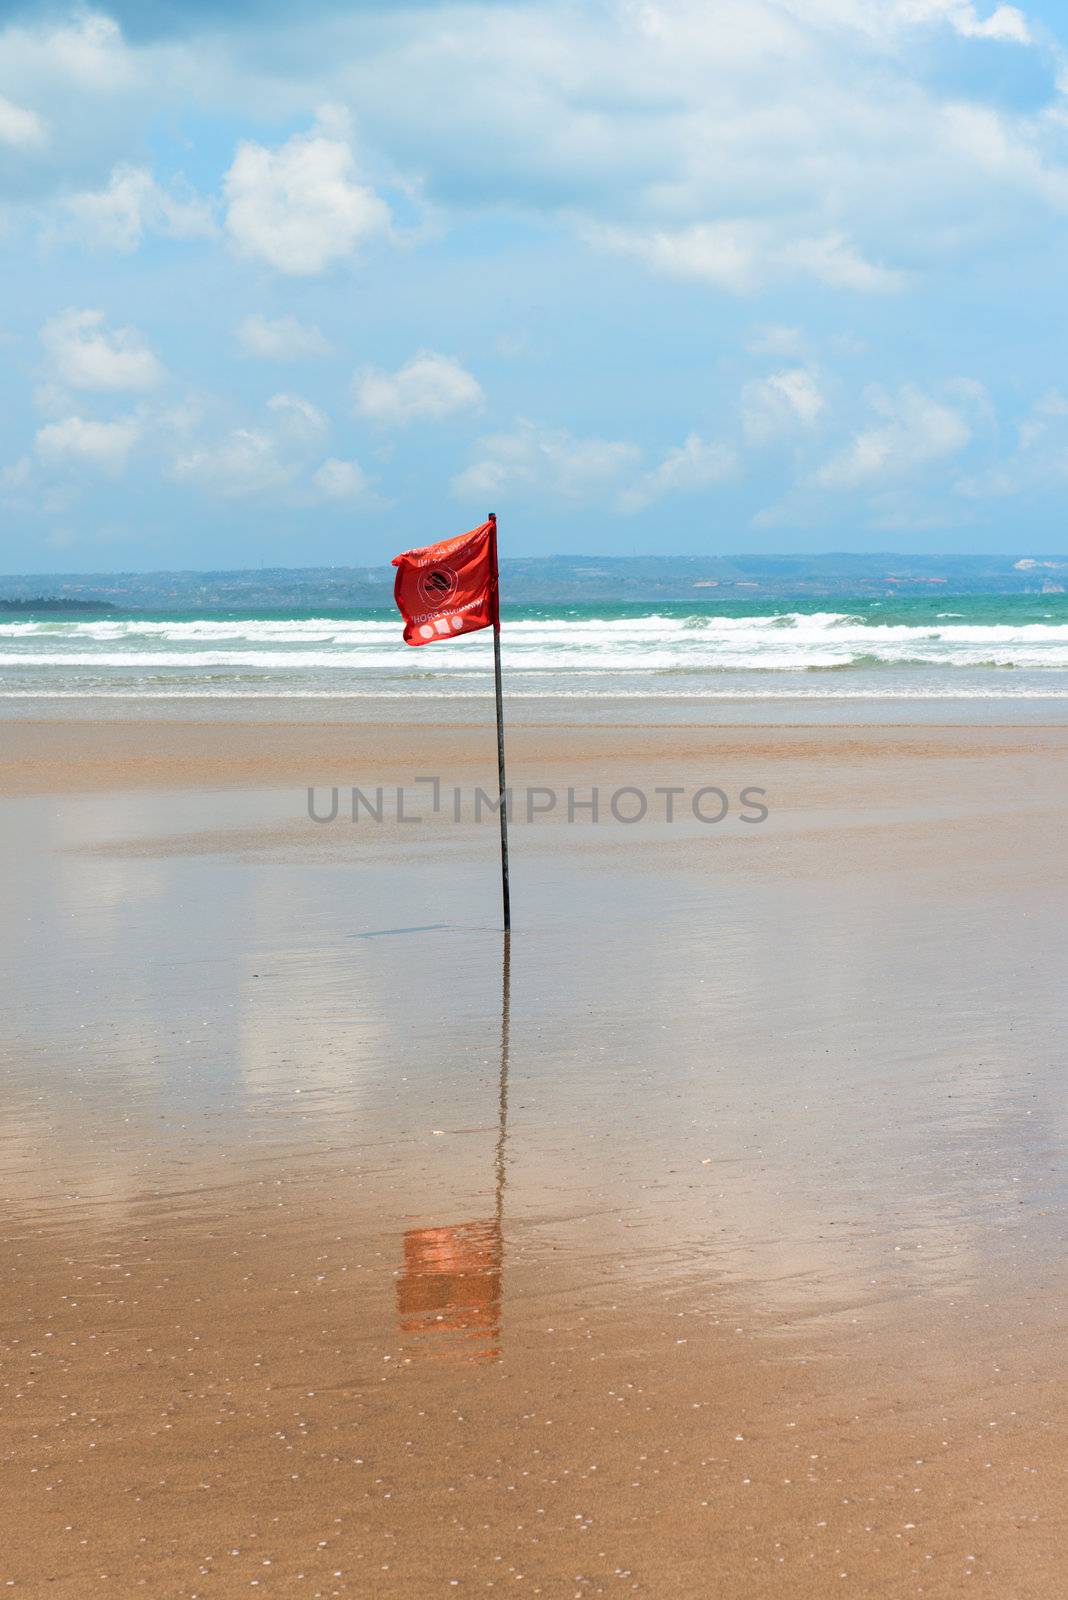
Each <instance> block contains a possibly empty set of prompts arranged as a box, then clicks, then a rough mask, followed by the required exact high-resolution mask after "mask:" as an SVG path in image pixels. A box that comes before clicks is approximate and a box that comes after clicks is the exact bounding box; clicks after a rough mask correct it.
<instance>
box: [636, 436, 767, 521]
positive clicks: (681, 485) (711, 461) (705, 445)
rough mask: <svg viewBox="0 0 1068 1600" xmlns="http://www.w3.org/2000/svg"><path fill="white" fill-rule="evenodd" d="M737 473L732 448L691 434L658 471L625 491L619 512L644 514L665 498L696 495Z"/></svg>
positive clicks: (670, 452)
mask: <svg viewBox="0 0 1068 1600" xmlns="http://www.w3.org/2000/svg"><path fill="white" fill-rule="evenodd" d="M737 470H738V458H737V455H736V453H735V452H734V450H733V449H732V448H731V447H730V445H725V444H720V443H718V442H717V441H716V440H705V439H702V438H701V437H700V435H699V434H696V433H691V434H690V435H689V436H688V437H687V438H686V440H685V442H684V443H683V444H681V445H680V446H678V447H677V448H676V449H673V450H669V451H668V452H667V454H666V455H665V456H664V459H663V460H662V461H661V463H660V465H659V466H658V467H654V468H653V470H652V471H651V472H647V473H646V474H645V475H644V477H642V478H640V479H639V480H638V482H637V484H636V485H635V486H634V487H633V488H632V489H627V490H625V491H624V493H623V494H622V495H621V496H620V508H621V510H623V511H642V510H644V509H645V507H646V506H648V505H651V504H652V503H653V501H654V500H659V499H660V498H661V496H662V495H665V494H696V493H698V492H699V491H700V490H702V489H709V488H711V487H712V486H713V484H717V483H724V482H726V480H727V479H728V478H731V477H733V476H734V474H735V472H736V471H737Z"/></svg>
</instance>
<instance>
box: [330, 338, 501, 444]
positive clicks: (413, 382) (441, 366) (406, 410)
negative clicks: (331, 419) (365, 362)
mask: <svg viewBox="0 0 1068 1600" xmlns="http://www.w3.org/2000/svg"><path fill="white" fill-rule="evenodd" d="M354 390H355V397H356V411H357V413H358V414H359V415H360V416H362V417H369V418H370V419H371V420H372V421H374V422H382V423H388V424H392V425H393V426H403V425H404V424H406V423H409V422H417V421H429V422H440V421H442V420H443V419H444V418H445V417H450V416H453V415H454V414H455V413H456V412H458V411H471V410H474V409H476V408H477V407H478V406H480V405H481V404H482V402H483V399H484V396H483V393H482V388H481V386H480V384H479V382H478V380H477V378H475V377H474V376H473V375H472V374H471V373H470V372H468V371H467V370H466V368H464V367H462V366H461V365H460V363H459V362H458V361H454V360H453V359H452V357H451V356H442V355H438V354H436V353H435V352H434V351H433V350H420V352H419V354H418V355H416V356H413V357H412V359H411V360H410V361H409V362H407V363H406V364H405V365H404V366H403V367H400V368H399V369H398V371H396V372H381V371H379V370H378V369H377V368H374V367H367V368H365V369H364V371H363V372H359V373H357V374H356V377H355V379H354Z"/></svg>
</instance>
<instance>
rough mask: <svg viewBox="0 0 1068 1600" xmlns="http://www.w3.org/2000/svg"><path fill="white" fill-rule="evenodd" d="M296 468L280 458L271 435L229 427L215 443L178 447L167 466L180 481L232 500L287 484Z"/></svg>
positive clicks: (248, 429) (266, 432)
mask: <svg viewBox="0 0 1068 1600" xmlns="http://www.w3.org/2000/svg"><path fill="white" fill-rule="evenodd" d="M298 470H299V467H298V466H297V464H295V463H293V462H291V461H285V460H283V459H282V458H281V456H280V455H279V452H278V443H277V440H276V439H275V438H274V436H273V435H272V434H271V433H270V432H268V431H267V430H265V429H259V428H233V429H231V430H230V432H229V433H227V434H225V435H224V437H223V438H222V439H221V440H219V441H218V443H216V444H210V445H200V446H197V447H195V448H193V449H190V450H185V451H182V452H181V453H180V454H179V455H178V456H177V457H176V458H175V460H174V462H173V464H172V467H171V472H172V475H173V476H174V477H175V478H177V479H178V480H179V481H180V482H184V483H193V484H196V485H197V486H198V487H200V488H202V489H207V490H209V491H210V492H213V493H216V494H219V495H222V496H223V497H224V498H226V499H235V500H236V499H241V498H243V497H245V496H247V495H258V494H267V493H269V492H271V491H274V490H278V489H284V488H287V487H288V486H289V484H291V483H292V481H293V479H294V478H295V477H296V475H297V472H298Z"/></svg>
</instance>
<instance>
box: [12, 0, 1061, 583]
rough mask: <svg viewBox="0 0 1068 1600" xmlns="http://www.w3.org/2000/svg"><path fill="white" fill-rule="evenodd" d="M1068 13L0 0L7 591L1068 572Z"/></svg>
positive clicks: (586, 2)
mask: <svg viewBox="0 0 1068 1600" xmlns="http://www.w3.org/2000/svg"><path fill="white" fill-rule="evenodd" d="M1066 224H1068V19H1066V17H1065V11H1064V7H1063V0H1036V3H1035V4H1031V5H1027V6H1026V7H1025V8H1023V9H1018V8H1017V7H1015V6H1011V5H998V4H992V3H991V0H573V3H557V0H538V3H531V4H517V3H514V0H472V3H468V4H418V3H415V0H410V3H405V0H392V3H388V4H383V3H375V0H348V3H346V4H344V5H331V4H328V3H320V4H315V3H312V4H308V3H307V0H306V3H305V4H303V5H302V6H300V7H296V6H293V5H292V4H282V3H280V0H279V3H277V4H274V3H271V0H259V3H253V0H244V3H242V0H226V3H215V0H123V3H121V4H114V5H112V6H111V7H110V9H105V10H95V9H91V8H79V9H73V10H72V9H68V8H66V7H63V6H53V5H48V6H44V5H40V4H10V3H7V4H5V3H0V251H2V252H3V256H4V262H3V283H4V294H3V297H2V299H0V568H2V569H3V570H5V571H8V572H22V571H41V572H44V571H60V570H64V571H70V570H83V571H86V570H105V569H118V568H140V569H145V568H154V567H175V566H179V567H215V568H219V567H225V566H241V565H257V564H259V562H261V561H263V562H265V563H266V564H267V565H318V564H320V563H350V562H351V563H355V564H362V563H364V562H378V561H380V560H383V559H386V558H388V557H389V556H390V555H392V554H393V552H394V551H395V550H397V549H399V548H402V547H404V546H406V545H410V544H415V543H425V542H427V541H429V540H431V539H435V538H440V537H444V536H447V535H449V534H451V533H453V532H456V531H459V530H460V529H462V528H464V527H467V526H470V525H471V524H472V523H474V522H478V521H481V519H482V517H483V516H484V514H485V512H486V511H487V510H489V509H494V510H496V511H497V512H498V514H499V516H500V519H501V528H502V541H503V542H504V545H505V548H506V549H510V550H511V551H513V552H514V553H516V554H547V553H551V552H556V551H571V552H579V551H583V552H612V553H618V554H629V553H634V552H654V551H665V552H671V553H690V552H699V551H721V552H731V551H741V550H763V551H792V550H821V549H886V550H890V549H894V550H947V551H948V550H977V551H979V550H986V551H990V550H1002V551H1007V552H1016V551H1018V550H1019V549H1022V548H1024V547H1026V550H1027V552H1028V553H1033V552H1034V551H1043V550H1044V551H1046V552H1055V551H1063V550H1064V549H1065V548H1068V537H1066V535H1065V527H1064V509H1063V508H1064V497H1065V490H1066V488H1068V369H1066V364H1065V354H1066V341H1065V334H1064V320H1065V313H1064V303H1065V259H1066V258H1065V243H1066V237H1068V227H1066Z"/></svg>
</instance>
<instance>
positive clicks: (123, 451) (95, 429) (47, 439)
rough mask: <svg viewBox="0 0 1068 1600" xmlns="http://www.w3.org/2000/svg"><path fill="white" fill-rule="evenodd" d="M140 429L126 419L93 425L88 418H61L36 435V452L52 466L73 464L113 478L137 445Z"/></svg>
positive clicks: (135, 423) (132, 420) (130, 420)
mask: <svg viewBox="0 0 1068 1600" xmlns="http://www.w3.org/2000/svg"><path fill="white" fill-rule="evenodd" d="M139 433H140V428H139V426H138V423H137V422H136V420H135V419H134V418H132V417H127V418H125V419H124V420H122V421H120V422H96V421H94V420H92V419H91V418H88V417H78V416H72V417H65V418H64V420H63V421H62V422H49V423H47V424H46V425H45V426H44V427H43V428H40V429H38V432H37V439H36V445H37V453H38V455H39V456H40V457H41V459H42V460H43V461H46V462H49V463H50V464H52V465H63V464H66V463H71V462H73V463H77V464H82V465H85V466H90V467H95V468H96V469H97V470H98V471H100V472H104V473H107V474H108V475H109V476H113V477H114V476H117V475H118V474H119V473H120V472H121V471H122V470H123V468H124V467H125V465H126V461H127V458H128V456H129V454H130V451H131V450H132V448H133V446H134V445H135V444H136V442H137V438H138V435H139Z"/></svg>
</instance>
